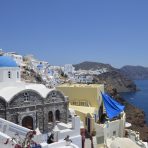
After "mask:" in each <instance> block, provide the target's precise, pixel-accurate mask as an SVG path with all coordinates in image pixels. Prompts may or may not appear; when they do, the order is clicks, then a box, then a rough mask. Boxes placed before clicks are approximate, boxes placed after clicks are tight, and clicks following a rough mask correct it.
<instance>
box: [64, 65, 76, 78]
mask: <svg viewBox="0 0 148 148" xmlns="http://www.w3.org/2000/svg"><path fill="white" fill-rule="evenodd" d="M74 72H75V68H74V67H73V65H72V64H65V65H64V74H66V75H68V76H69V75H70V76H71V75H73V74H74Z"/></svg>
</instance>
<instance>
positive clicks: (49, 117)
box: [48, 111, 53, 122]
mask: <svg viewBox="0 0 148 148" xmlns="http://www.w3.org/2000/svg"><path fill="white" fill-rule="evenodd" d="M48 122H53V113H52V111H49V113H48Z"/></svg>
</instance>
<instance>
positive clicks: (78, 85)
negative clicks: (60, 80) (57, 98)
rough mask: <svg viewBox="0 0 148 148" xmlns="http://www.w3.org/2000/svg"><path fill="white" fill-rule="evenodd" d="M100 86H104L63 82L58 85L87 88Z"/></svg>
mask: <svg viewBox="0 0 148 148" xmlns="http://www.w3.org/2000/svg"><path fill="white" fill-rule="evenodd" d="M100 86H103V84H70V83H66V84H62V85H59V86H58V87H85V88H98V87H100Z"/></svg>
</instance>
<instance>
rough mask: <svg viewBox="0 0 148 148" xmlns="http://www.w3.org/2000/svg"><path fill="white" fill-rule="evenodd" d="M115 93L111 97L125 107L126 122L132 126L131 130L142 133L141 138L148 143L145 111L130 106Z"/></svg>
mask: <svg viewBox="0 0 148 148" xmlns="http://www.w3.org/2000/svg"><path fill="white" fill-rule="evenodd" d="M114 92H115V91H112V92H111V95H113V96H114V98H116V100H117V101H118V102H120V103H121V104H123V105H125V112H126V121H127V122H129V123H131V124H132V126H131V128H130V129H132V130H134V131H138V132H139V133H140V138H141V139H142V140H143V141H146V142H148V126H147V124H146V120H145V114H144V111H142V110H140V109H139V108H137V107H135V106H133V105H131V104H129V103H128V102H126V101H125V100H124V99H123V98H121V97H120V95H119V94H117V93H116V92H115V93H114Z"/></svg>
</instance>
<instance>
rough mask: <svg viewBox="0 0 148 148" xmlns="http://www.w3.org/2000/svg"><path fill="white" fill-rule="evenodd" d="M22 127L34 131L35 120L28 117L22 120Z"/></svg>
mask: <svg viewBox="0 0 148 148" xmlns="http://www.w3.org/2000/svg"><path fill="white" fill-rule="evenodd" d="M22 126H23V127H26V128H29V129H31V130H33V118H32V117H30V116H26V117H24V118H23V120H22Z"/></svg>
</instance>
